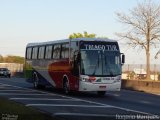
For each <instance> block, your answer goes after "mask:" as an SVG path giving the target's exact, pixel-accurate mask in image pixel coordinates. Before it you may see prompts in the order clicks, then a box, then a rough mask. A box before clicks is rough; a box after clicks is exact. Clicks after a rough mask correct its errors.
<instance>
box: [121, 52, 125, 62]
mask: <svg viewBox="0 0 160 120" xmlns="http://www.w3.org/2000/svg"><path fill="white" fill-rule="evenodd" d="M121 63H122V64H124V63H125V55H124V54H122V61H121Z"/></svg>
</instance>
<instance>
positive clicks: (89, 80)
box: [80, 76, 96, 82]
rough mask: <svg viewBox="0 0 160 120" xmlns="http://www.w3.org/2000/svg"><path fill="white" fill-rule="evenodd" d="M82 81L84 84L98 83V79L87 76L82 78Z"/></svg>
mask: <svg viewBox="0 0 160 120" xmlns="http://www.w3.org/2000/svg"><path fill="white" fill-rule="evenodd" d="M80 80H81V81H83V82H94V81H96V77H89V76H85V77H81V78H80Z"/></svg>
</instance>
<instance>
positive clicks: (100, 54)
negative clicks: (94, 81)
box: [81, 50, 121, 77]
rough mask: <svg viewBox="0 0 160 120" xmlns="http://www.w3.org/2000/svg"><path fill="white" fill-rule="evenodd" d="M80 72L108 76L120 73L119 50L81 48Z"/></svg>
mask: <svg viewBox="0 0 160 120" xmlns="http://www.w3.org/2000/svg"><path fill="white" fill-rule="evenodd" d="M81 74H83V75H90V76H108V77H111V76H113V77H114V76H117V75H120V74H121V59H120V52H119V51H105V50H81Z"/></svg>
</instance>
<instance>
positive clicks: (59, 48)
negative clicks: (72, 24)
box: [53, 44, 61, 59]
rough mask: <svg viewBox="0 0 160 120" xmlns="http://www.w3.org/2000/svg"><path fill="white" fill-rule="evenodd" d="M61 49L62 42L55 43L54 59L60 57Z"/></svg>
mask: <svg viewBox="0 0 160 120" xmlns="http://www.w3.org/2000/svg"><path fill="white" fill-rule="evenodd" d="M60 51H61V45H60V44H57V45H54V52H53V59H59V58H60Z"/></svg>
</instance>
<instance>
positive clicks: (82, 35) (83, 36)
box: [69, 31, 96, 39]
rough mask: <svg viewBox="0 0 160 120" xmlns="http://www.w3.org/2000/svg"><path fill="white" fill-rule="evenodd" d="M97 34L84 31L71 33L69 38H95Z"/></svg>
mask: <svg viewBox="0 0 160 120" xmlns="http://www.w3.org/2000/svg"><path fill="white" fill-rule="evenodd" d="M95 37H96V34H93V33H92V34H88V33H87V32H86V31H84V32H83V34H81V33H73V34H71V35H69V39H74V38H95Z"/></svg>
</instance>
